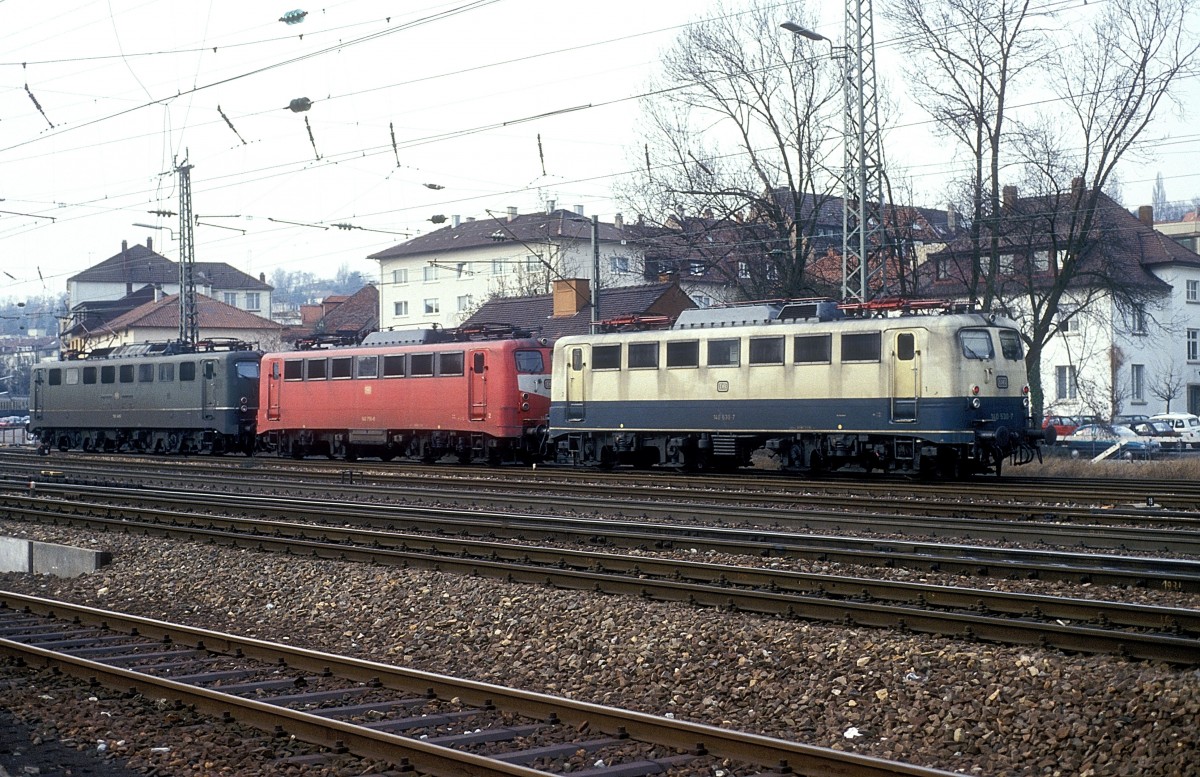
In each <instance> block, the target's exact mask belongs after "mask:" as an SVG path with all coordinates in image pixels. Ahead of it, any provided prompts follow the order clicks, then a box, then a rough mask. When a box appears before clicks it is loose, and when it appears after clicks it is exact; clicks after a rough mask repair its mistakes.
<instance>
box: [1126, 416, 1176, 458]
mask: <svg viewBox="0 0 1200 777" xmlns="http://www.w3.org/2000/svg"><path fill="white" fill-rule="evenodd" d="M1129 428H1130V429H1132V430H1133V433H1134V434H1136V435H1137V436H1138V437H1145V438H1149V439H1151V440H1155V441H1157V442H1158V444H1159V445H1161V446H1162V449H1163V451H1164V452H1178V451H1181V450H1183V435H1181V434H1180V433H1179V432H1177V431H1175V427H1173V426H1171V424H1169V423H1167V422H1166V421H1137V422H1135V423H1132V424H1129Z"/></svg>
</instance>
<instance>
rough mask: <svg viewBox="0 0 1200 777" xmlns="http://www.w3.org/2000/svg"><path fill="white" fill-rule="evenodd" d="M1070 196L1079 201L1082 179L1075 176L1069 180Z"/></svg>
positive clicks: (1081, 193) (1081, 191) (1081, 192)
mask: <svg viewBox="0 0 1200 777" xmlns="http://www.w3.org/2000/svg"><path fill="white" fill-rule="evenodd" d="M1071 196H1072V197H1074V198H1075V199H1079V198H1080V197H1082V196H1083V177H1082V176H1078V175H1077V176H1075V177H1074V178H1072V179H1071Z"/></svg>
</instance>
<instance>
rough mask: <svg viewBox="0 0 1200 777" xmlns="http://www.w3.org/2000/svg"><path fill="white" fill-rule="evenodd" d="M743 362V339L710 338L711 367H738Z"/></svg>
mask: <svg viewBox="0 0 1200 777" xmlns="http://www.w3.org/2000/svg"><path fill="white" fill-rule="evenodd" d="M741 363H742V341H741V340H709V341H708V366H709V367H736V366H738V365H739V364H741Z"/></svg>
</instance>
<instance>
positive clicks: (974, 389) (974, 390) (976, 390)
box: [971, 386, 979, 395]
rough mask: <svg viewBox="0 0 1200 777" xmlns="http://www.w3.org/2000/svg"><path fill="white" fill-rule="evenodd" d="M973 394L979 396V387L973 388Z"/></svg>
mask: <svg viewBox="0 0 1200 777" xmlns="http://www.w3.org/2000/svg"><path fill="white" fill-rule="evenodd" d="M971 393H972V394H976V395H978V394H979V386H971Z"/></svg>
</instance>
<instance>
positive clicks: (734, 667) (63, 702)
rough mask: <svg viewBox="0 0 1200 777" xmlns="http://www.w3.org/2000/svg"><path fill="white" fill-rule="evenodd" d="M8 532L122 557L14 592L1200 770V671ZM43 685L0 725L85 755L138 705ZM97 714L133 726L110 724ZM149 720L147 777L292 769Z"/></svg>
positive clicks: (11, 702) (820, 740)
mask: <svg viewBox="0 0 1200 777" xmlns="http://www.w3.org/2000/svg"><path fill="white" fill-rule="evenodd" d="M0 534H10V535H15V536H25V537H29V538H31V539H42V540H46V541H52V542H66V543H69V544H75V545H83V546H89V547H99V548H103V549H106V550H110V551H112V552H113V554H114V558H115V561H114V563H113V564H112V566H110V567H107V568H105V569H104V570H102V571H100V572H97V573H95V574H93V575H89V576H86V577H82V578H76V579H73V580H61V579H56V578H48V577H26V576H18V575H13V574H7V575H0V588H3V589H8V590H14V591H20V592H25V593H31V594H36V595H41V596H47V597H53V598H63V599H67V600H70V601H74V602H80V603H85V604H89V605H93V606H97V607H106V608H111V609H115V610H121V611H127V612H132V613H137V614H140V615H144V616H147V617H152V618H161V619H165V620H172V621H179V622H183V623H188V624H192V625H196V626H200V627H203V628H209V629H217V630H223V631H231V632H236V633H239V634H246V635H250V636H254V637H258V638H262V639H268V640H275V641H281V642H291V643H293V644H299V645H303V646H305V647H311V648H315V649H320V650H327V651H331V652H336V653H346V654H351V655H357V656H360V657H363V658H369V659H372V660H378V661H384V662H389V663H395V664H399V665H402V666H411V667H415V668H420V669H423V670H428V671H434V672H443V673H446V674H453V675H459V676H465V677H472V678H474V679H478V680H482V681H486V682H493V683H499V684H503V685H509V686H515V687H519V688H525V689H529V690H533V691H540V692H545V693H551V694H558V695H563V696H570V697H573V698H578V699H583V700H588V701H593V702H598V703H602V704H610V705H614V706H621V707H629V708H634V709H640V710H643V711H646V712H650V713H655V714H667V713H670V714H672V715H674V716H676V717H680V718H687V719H691V720H696V721H700V722H705V723H710V724H716V725H722V726H729V727H736V728H741V729H747V730H753V731H757V732H759V733H763V734H766V735H770V736H776V737H781V738H785V739H791V740H796V741H801V742H806V743H810V744H815V745H821V746H825V747H833V748H839V749H846V750H853V751H856V752H861V753H867V754H870V755H874V756H877V757H881V758H888V759H898V760H904V761H908V762H911V763H915V764H920V765H924V766H930V767H937V768H940V769H945V770H949V771H960V772H962V773H966V774H977V775H997V776H1000V775H1076V776H1078V777H1102V776H1103V775H1145V776H1150V777H1152V776H1154V775H1164V776H1165V775H1189V774H1198V773H1200V733H1198V731H1197V726H1196V721H1197V720H1200V670H1197V669H1195V668H1191V669H1188V668H1180V667H1172V666H1166V665H1159V664H1150V663H1145V662H1130V661H1123V660H1120V659H1116V658H1108V657H1090V656H1068V655H1062V654H1060V653H1057V652H1055V651H1050V650H1039V649H1020V648H1009V647H997V646H993V645H986V644H981V643H974V642H965V641H955V640H950V639H939V638H930V637H923V636H912V635H904V634H899V633H895V632H891V631H885V630H875V629H861V628H854V629H847V628H840V627H836V626H826V625H821V624H813V623H806V622H803V621H793V620H786V619H775V618H766V617H761V616H754V615H745V614H733V613H725V612H715V611H712V610H700V609H695V608H691V607H688V606H685V605H679V604H662V603H654V602H644V601H638V600H632V599H627V598H616V597H611V596H603V595H599V594H592V593H578V592H567V591H559V590H553V589H546V588H539V587H534V586H527V585H515V584H506V583H502V582H497V581H491V580H481V579H477V578H465V577H459V576H455V575H449V574H441V573H433V572H423V571H416V570H399V569H381V568H377V567H367V566H363V565H358V564H352V563H338V562H329V561H312V560H302V559H296V558H290V557H284V556H280V555H270V554H264V553H257V552H252V551H242V550H232V549H229V548H216V547H211V546H206V545H200V544H195V543H179V542H174V541H163V540H156V539H143V538H133V537H122V536H114V535H104V534H95V533H88V532H76V531H72V530H67V529H55V528H40V527H39V528H35V527H30V526H28V525H26V524H17V523H12V522H7V521H0ZM922 577H928V576H924V575H923V576H922ZM931 582H937V581H933V580H931ZM1076 594H1077V595H1083V594H1078V593H1077V592H1076ZM1092 595H1096V594H1095V592H1094V591H1093V593H1092ZM1151 598H1153V597H1151ZM1186 602H1187V599H1186V597H1180V598H1178V599H1176V600H1175V601H1171V602H1170V604H1172V605H1173V606H1188V605H1187V604H1186ZM1193 602H1194V599H1193ZM1160 603H1167V602H1160ZM44 679H45V678H44V677H40V676H38V677H35V676H34V675H33V673H30V672H28V671H26V670H16V669H14V668H12V667H7V666H0V683H5V684H7V685H9V686H10V687H9V688H8V689H6V690H4V692H3V695H2V696H0V699H2V700H0V707H8V708H9V709H11V710H13V711H14V712H15V713H17V714H18V715H19V716H21V717H26V716H33V717H41V718H42V719H54V715H55V714H60V715H62V716H64V717H63V718H62V719H63V720H70V721H73V722H74V723H77V726H76V728H77V730H75V729H73V730H71V731H65V730H64V729H62V727H60V728H59V729H58V734H59V735H61V736H69V737H71V738H73V739H74V740H76V741H78V742H82V743H86V745H85V746H88V747H94V746H95V745H94V744H93V743H94V742H96V741H98V740H107V739H109V738H110V737H109V735H107V734H106V733H105V731H103V730H101V729H100V728H88V726H93V725H99V726H100V727H103V726H105V725H107V726H108V728H109V729H113V730H115V729H117V728H118V722H117V720H116V719H117V718H121V717H123V716H124V715H126V714H127V712H126V711H125V710H127V709H128V708H129V705H130V704H132V703H133V702H134V701H136V700H120V699H114V698H113V696H114V695H113V694H104V693H97V692H96V691H94V690H92V691H88V690H87V689H86V688H83V689H81V690H79V691H78V692H77V693H78V695H76V696H71V695H70V694H68V693H66V692H65V691H63V690H62V689H56V690H55V692H54V694H52V695H54V697H55V698H54V699H51V700H47V699H41V698H39V694H38V693H37V692H36V691H34V690H30V688H31V687H32V686H34V685H35V684H36V683H39V682H43V681H44ZM37 687H38V688H39V689H40V686H37ZM42 693H43V694H44V695H51V694H48V693H46V692H45V691H42ZM91 696H96V697H99V698H100V699H101V700H102V701H103V702H104V703H105V704H117V705H118V710H119V711H120V712H119V714H118V713H114V712H111V711H110V715H109V716H107V717H99V716H98V715H97V714H95V713H94V708H95V707H96V706H97V704H98V702H88V701H87V699H88V698H89V697H91ZM138 703H139V704H141V702H138ZM145 706H146V705H144V704H143V705H142V708H144V707H145ZM150 707H151V710H150V711H149V712H147V713H146V714H147V715H150V719H149V721H146V720H143V719H141V718H137V719H134V718H131V719H130V721H131V722H130V723H129V724H127V725H126V724H124V722H123V721H122V724H121V726H120V730H119V738H120V739H123V740H124V744H122V745H121V749H122V750H123V751H124V754H128V755H131V756H133V758H132V760H131V764H132V765H134V766H136V767H138V768H146V769H151V768H153V769H156V771H154V772H152V773H155V774H161V775H193V774H253V773H265V772H266V770H267V767H266V766H264V764H265V763H269V762H270V760H271V759H272V758H274V757H275V756H276V755H277V754H278V753H277V752H276V751H277V750H278V749H279V743H278V741H277V740H276V741H274V743H273V742H272V740H269V739H264V738H260V737H256V736H255V735H253V734H248V735H247V734H244V733H231V732H230V731H229V730H223V729H221V728H219V727H218V728H216V729H212V730H210V727H208V726H206V725H197V724H196V723H195V721H192V720H188V721H186V722H184V723H181V724H180V725H181V726H182V727H181V728H174V729H172V732H173V733H170V734H168V735H166V737H165V738H164V735H163V733H162V727H163V726H164V725H165V723H163V721H161V720H159V721H157V724H156V723H155V722H154V716H153V714H152V713H153V712H154V710H153V705H150ZM139 709H141V708H139ZM157 714H158V715H169V714H175V715H180V714H182V713H179V712H177V711H176V712H172V711H168V710H163V711H159V712H158V713H157ZM156 726H157V727H156ZM201 731H203V732H204V733H200V732H201ZM155 747H158V748H161V747H169V748H170V751H169V753H168V754H167V755H169V761H168V759H167V758H166V757H165V756H164V755H163V754H162V753H161V752H160V753H151V748H155ZM255 759H257V760H255ZM205 764H207V765H205ZM252 764H257V765H252ZM276 773H281V774H282V773H300V772H298V771H296V772H293V771H291V768H289V770H287V771H277V772H276ZM307 773H313V774H316V773H322V772H320V771H310V772H307ZM330 773H337V774H340V773H347V774H349V773H353V771H352V767H345V770H343V771H333V772H330Z"/></svg>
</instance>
